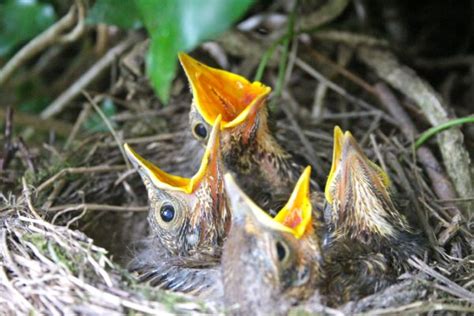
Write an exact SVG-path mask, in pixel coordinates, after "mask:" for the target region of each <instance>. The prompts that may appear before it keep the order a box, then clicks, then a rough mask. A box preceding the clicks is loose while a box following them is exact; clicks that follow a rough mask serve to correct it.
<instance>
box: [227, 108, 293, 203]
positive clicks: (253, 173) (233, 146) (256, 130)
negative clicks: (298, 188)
mask: <svg viewBox="0 0 474 316" xmlns="http://www.w3.org/2000/svg"><path fill="white" fill-rule="evenodd" d="M226 134H227V135H225V136H223V144H224V145H223V150H222V152H223V156H224V160H225V165H226V167H227V169H229V170H231V171H233V172H234V174H235V175H236V177H237V180H238V182H239V183H240V184H241V185H242V186H243V187H244V188H246V191H247V192H249V194H250V195H252V191H255V192H257V191H259V192H264V193H266V194H270V195H271V196H275V195H276V196H285V197H288V196H289V195H290V193H291V189H292V188H293V186H294V184H295V183H296V181H297V179H298V176H299V174H300V171H301V170H299V169H298V166H297V165H296V164H294V163H293V161H292V157H291V155H290V154H289V153H288V152H287V151H285V150H284V149H283V148H282V147H281V146H280V144H278V142H277V140H276V139H275V137H274V136H273V134H272V133H271V132H270V129H269V127H268V121H267V113H266V111H262V112H260V113H259V114H258V117H257V118H256V119H255V122H254V123H253V124H252V126H251V127H250V128H247V127H245V129H244V127H242V129H241V130H233V131H229V133H226ZM251 197H253V196H251Z"/></svg>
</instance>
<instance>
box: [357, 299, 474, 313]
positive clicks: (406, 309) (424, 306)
mask: <svg viewBox="0 0 474 316" xmlns="http://www.w3.org/2000/svg"><path fill="white" fill-rule="evenodd" d="M434 311H444V312H447V311H453V312H460V313H463V312H464V313H470V312H472V311H473V309H472V307H469V306H462V305H454V304H446V303H442V302H426V301H418V302H414V303H410V304H406V305H402V306H397V307H390V308H384V309H373V310H371V311H368V312H366V313H363V314H356V315H404V314H413V315H415V314H425V313H428V312H434Z"/></svg>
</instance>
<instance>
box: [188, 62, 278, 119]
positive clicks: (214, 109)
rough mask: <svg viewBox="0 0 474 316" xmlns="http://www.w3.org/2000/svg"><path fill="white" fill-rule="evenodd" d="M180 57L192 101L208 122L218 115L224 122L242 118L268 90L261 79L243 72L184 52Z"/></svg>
mask: <svg viewBox="0 0 474 316" xmlns="http://www.w3.org/2000/svg"><path fill="white" fill-rule="evenodd" d="M179 58H180V61H181V64H182V66H183V68H184V70H185V72H186V75H187V76H188V80H189V82H190V83H191V89H192V92H193V95H194V99H195V105H196V107H197V108H198V110H199V112H200V114H201V115H202V116H203V117H204V119H205V120H206V122H207V123H209V124H211V125H212V124H213V123H214V120H215V119H216V118H217V116H218V115H221V116H222V123H223V125H224V126H225V125H226V124H227V123H230V122H233V121H235V120H237V119H238V118H241V116H242V115H245V114H246V112H248V109H249V108H251V107H252V106H253V105H254V104H255V103H257V102H259V100H261V99H262V98H264V97H265V96H267V95H268V94H269V93H270V91H271V89H270V88H269V87H267V86H265V85H263V84H262V83H260V82H249V81H248V80H247V79H245V78H244V77H242V76H239V75H236V74H233V73H231V72H228V71H224V70H220V69H216V68H212V67H209V66H206V65H204V64H202V63H200V62H198V61H197V60H195V59H193V58H191V57H190V56H188V55H186V54H180V55H179Z"/></svg>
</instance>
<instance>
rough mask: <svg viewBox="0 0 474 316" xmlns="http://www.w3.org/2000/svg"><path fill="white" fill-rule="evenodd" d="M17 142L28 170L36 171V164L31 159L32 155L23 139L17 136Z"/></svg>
mask: <svg viewBox="0 0 474 316" xmlns="http://www.w3.org/2000/svg"><path fill="white" fill-rule="evenodd" d="M17 143H18V148H19V149H20V152H21V155H22V158H23V159H24V160H25V161H26V166H27V167H28V169H30V171H32V172H36V166H35V163H34V161H33V157H32V156H31V153H30V151H29V149H28V146H27V145H26V143H25V142H24V141H23V138H21V137H19V138H18V142H17Z"/></svg>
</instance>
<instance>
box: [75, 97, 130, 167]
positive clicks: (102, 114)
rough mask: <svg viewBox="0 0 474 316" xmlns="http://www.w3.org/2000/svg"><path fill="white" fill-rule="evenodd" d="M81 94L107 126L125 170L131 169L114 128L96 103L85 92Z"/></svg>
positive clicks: (121, 142)
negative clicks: (125, 167)
mask: <svg viewBox="0 0 474 316" xmlns="http://www.w3.org/2000/svg"><path fill="white" fill-rule="evenodd" d="M82 93H83V94H84V96H85V97H86V99H87V100H88V101H89V102H90V104H92V107H93V108H94V110H95V111H96V112H97V114H99V116H100V118H101V119H102V120H103V121H104V123H105V125H107V128H108V129H109V131H110V133H111V134H112V136H113V137H114V139H115V142H116V143H117V146H118V149H119V150H120V152H121V153H122V156H123V160H124V161H125V164H126V165H127V169H131V165H130V162H129V161H128V158H127V154H126V153H125V150H124V149H123V144H124V142H123V141H122V139H121V137H119V135H118V134H117V132H116V131H115V129H114V127H113V126H112V123H110V121H109V119H108V118H107V116H105V114H104V112H102V110H101V109H100V107H99V106H98V105H97V103H96V102H95V101H94V100H92V98H91V97H90V95H89V94H88V93H87V92H85V91H83V92H82Z"/></svg>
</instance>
